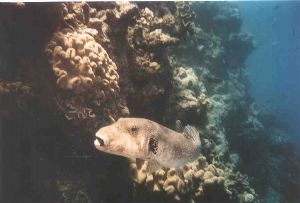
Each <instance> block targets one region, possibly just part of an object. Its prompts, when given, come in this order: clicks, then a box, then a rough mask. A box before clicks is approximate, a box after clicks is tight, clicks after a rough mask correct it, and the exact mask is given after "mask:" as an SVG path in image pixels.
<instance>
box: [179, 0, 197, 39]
mask: <svg viewBox="0 0 300 203" xmlns="http://www.w3.org/2000/svg"><path fill="white" fill-rule="evenodd" d="M176 7H177V11H178V14H179V19H180V21H181V25H182V28H181V30H182V32H186V31H188V32H189V33H190V34H194V32H195V17H196V14H195V12H194V11H193V10H192V9H191V3H190V2H186V1H177V2H176Z"/></svg>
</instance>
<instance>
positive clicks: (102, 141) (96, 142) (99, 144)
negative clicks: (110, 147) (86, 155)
mask: <svg viewBox="0 0 300 203" xmlns="http://www.w3.org/2000/svg"><path fill="white" fill-rule="evenodd" d="M94 144H95V145H96V146H100V147H103V146H104V140H103V139H101V138H100V137H96V139H95V141H94Z"/></svg>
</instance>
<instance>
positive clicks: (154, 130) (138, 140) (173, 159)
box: [94, 118, 201, 168]
mask: <svg viewBox="0 0 300 203" xmlns="http://www.w3.org/2000/svg"><path fill="white" fill-rule="evenodd" d="M176 126H177V128H180V123H179V122H178V121H177V123H176ZM181 128H182V127H181ZM94 145H95V147H96V148H97V149H98V150H100V151H103V152H106V153H110V154H114V155H119V156H123V157H127V158H130V159H143V160H147V161H148V162H149V163H150V164H152V165H153V166H164V167H169V168H171V167H174V168H180V167H181V166H183V165H184V164H185V163H187V162H189V161H193V160H195V159H196V158H197V157H198V156H199V153H200V146H201V141H200V137H199V132H198V131H197V130H196V128H195V127H193V126H190V125H187V126H185V127H184V128H183V129H182V133H180V132H176V131H174V130H171V129H169V128H167V127H164V126H162V125H160V124H158V123H156V122H154V121H151V120H148V119H144V118H120V119H118V120H117V121H116V122H115V123H113V124H111V125H108V126H105V127H102V128H100V129H99V130H98V131H97V132H96V139H95V141H94ZM153 166H152V167H153Z"/></svg>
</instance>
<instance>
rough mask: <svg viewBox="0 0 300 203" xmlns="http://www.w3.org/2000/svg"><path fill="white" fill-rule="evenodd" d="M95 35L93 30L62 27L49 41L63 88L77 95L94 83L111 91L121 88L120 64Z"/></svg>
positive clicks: (52, 61) (59, 83)
mask: <svg viewBox="0 0 300 203" xmlns="http://www.w3.org/2000/svg"><path fill="white" fill-rule="evenodd" d="M96 34H97V31H96V30H94V29H84V30H77V31H72V30H69V29H63V30H62V31H59V32H57V33H55V35H54V37H53V39H52V40H51V41H50V42H49V43H48V46H47V48H46V52H47V53H48V54H49V55H50V63H51V64H52V69H53V71H54V73H55V75H56V77H57V84H58V86H59V87H60V88H62V89H64V90H71V91H73V92H74V93H76V94H80V93H82V92H84V91H86V90H89V89H90V88H92V87H93V86H98V87H101V89H103V90H105V91H110V92H115V91H118V90H119V86H118V80H119V75H118V73H117V67H116V65H115V63H114V62H113V61H112V60H111V59H110V58H109V56H108V54H107V53H106V51H105V49H104V48H103V47H102V46H101V45H100V44H98V43H97V42H96V41H95V39H94V38H93V36H92V35H96Z"/></svg>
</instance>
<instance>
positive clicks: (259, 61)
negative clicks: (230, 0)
mask: <svg viewBox="0 0 300 203" xmlns="http://www.w3.org/2000/svg"><path fill="white" fill-rule="evenodd" d="M235 3H236V4H238V6H239V8H240V13H241V16H242V19H243V27H244V29H245V30H247V31H248V32H250V33H252V34H253V37H254V39H255V41H256V45H257V47H256V50H255V51H253V53H252V54H251V55H250V56H249V57H248V60H247V62H246V66H247V70H248V73H249V79H250V83H251V94H252V96H253V97H254V99H255V101H256V102H257V103H258V104H259V105H260V106H263V107H265V108H269V109H271V110H273V111H274V112H276V114H277V115H278V117H279V118H280V119H281V120H283V121H284V122H287V123H288V124H289V130H290V132H289V133H290V134H291V136H292V137H293V138H295V140H296V141H297V142H299V143H300V134H299V128H300V1H265V2H259V1H256V2H235Z"/></svg>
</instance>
